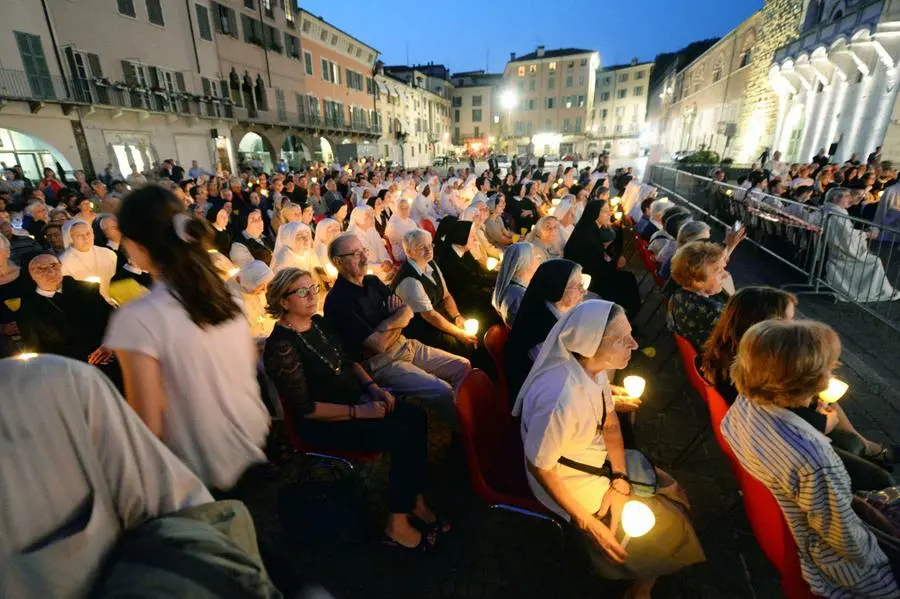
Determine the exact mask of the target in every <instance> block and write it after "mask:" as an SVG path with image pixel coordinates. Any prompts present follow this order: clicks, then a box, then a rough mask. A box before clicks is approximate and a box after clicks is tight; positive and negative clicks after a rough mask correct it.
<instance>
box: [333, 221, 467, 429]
mask: <svg viewBox="0 0 900 599" xmlns="http://www.w3.org/2000/svg"><path fill="white" fill-rule="evenodd" d="M328 258H329V260H331V262H332V264H334V266H335V267H336V268H337V271H338V273H339V276H338V278H337V280H336V281H335V283H334V287H333V288H332V289H331V291H330V292H329V293H328V296H327V297H326V298H325V318H326V319H327V320H328V323H329V324H330V325H331V327H332V328H333V329H334V331H335V332H336V333H337V335H338V337H340V339H341V343H342V345H343V347H344V350H345V351H347V353H348V354H350V355H351V356H353V357H354V359H356V360H357V361H358V362H359V363H360V364H362V365H363V366H364V367H365V368H366V370H367V371H368V372H369V373H370V374H371V375H372V377H373V378H374V379H375V382H377V383H378V384H379V385H381V386H383V387H390V388H391V389H392V390H393V392H394V393H395V394H397V395H406V396H412V397H421V398H422V399H425V400H427V401H428V402H429V403H430V404H431V406H432V407H433V409H434V410H435V411H436V412H437V413H438V414H439V416H440V417H441V419H442V420H444V421H446V422H448V423H449V424H451V425H452V426H455V425H456V410H455V408H454V405H453V391H454V389H456V388H457V387H459V385H460V384H461V383H462V381H463V379H464V378H465V377H466V375H467V374H468V373H469V370H470V369H471V366H470V364H469V361H468V360H466V359H465V358H461V357H459V356H455V355H453V354H451V353H448V352H445V351H443V350H440V349H436V348H433V347H430V346H428V345H425V344H423V343H422V342H420V341H417V340H415V339H407V338H406V337H404V336H403V333H402V331H403V329H404V328H405V327H406V326H407V325H408V324H409V323H410V321H412V319H413V316H414V315H413V311H412V310H411V309H410V307H409V306H408V305H406V304H405V303H404V302H403V300H402V299H400V297H398V296H397V295H396V294H395V293H393V292H392V291H391V290H390V289H389V288H388V287H387V285H385V284H384V283H382V282H381V280H379V279H378V277H376V276H374V275H367V274H366V270H367V267H368V262H367V260H366V251H365V248H364V247H363V245H362V242H361V241H360V240H359V238H358V237H357V236H356V235H354V234H353V233H343V234H341V235H339V236H338V237H337V238H336V239H335V240H334V241H332V242H331V245H329V246H328Z"/></svg>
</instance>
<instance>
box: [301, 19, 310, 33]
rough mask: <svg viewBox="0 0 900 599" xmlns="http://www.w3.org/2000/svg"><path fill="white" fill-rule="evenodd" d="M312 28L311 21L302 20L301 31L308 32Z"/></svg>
mask: <svg viewBox="0 0 900 599" xmlns="http://www.w3.org/2000/svg"><path fill="white" fill-rule="evenodd" d="M311 29H312V23H310V22H309V21H303V33H309V32H310V30H311Z"/></svg>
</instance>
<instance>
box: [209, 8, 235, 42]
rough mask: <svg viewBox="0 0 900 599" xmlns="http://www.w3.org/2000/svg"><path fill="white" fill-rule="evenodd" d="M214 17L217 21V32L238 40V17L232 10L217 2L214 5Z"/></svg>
mask: <svg viewBox="0 0 900 599" xmlns="http://www.w3.org/2000/svg"><path fill="white" fill-rule="evenodd" d="M212 10H213V17H214V18H215V20H216V31H218V32H219V33H222V34H224V35H230V36H231V37H233V38H235V39H237V37H238V28H237V17H236V16H235V13H234V11H233V10H232V9H230V8H228V7H227V6H223V5H222V4H219V3H217V2H213V3H212Z"/></svg>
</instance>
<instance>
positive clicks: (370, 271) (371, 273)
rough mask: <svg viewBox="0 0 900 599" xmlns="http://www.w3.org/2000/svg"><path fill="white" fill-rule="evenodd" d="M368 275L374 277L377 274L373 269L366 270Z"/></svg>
mask: <svg viewBox="0 0 900 599" xmlns="http://www.w3.org/2000/svg"><path fill="white" fill-rule="evenodd" d="M366 274H367V275H374V274H375V271H374V270H372V269H371V268H367V269H366Z"/></svg>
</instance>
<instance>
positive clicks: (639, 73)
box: [634, 71, 647, 79]
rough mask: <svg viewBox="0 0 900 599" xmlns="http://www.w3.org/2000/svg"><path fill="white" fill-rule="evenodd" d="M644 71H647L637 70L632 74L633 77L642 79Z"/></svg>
mask: <svg viewBox="0 0 900 599" xmlns="http://www.w3.org/2000/svg"><path fill="white" fill-rule="evenodd" d="M646 72H647V71H638V72H637V73H635V74H634V78H635V79H643V78H644V73H646Z"/></svg>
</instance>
